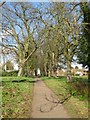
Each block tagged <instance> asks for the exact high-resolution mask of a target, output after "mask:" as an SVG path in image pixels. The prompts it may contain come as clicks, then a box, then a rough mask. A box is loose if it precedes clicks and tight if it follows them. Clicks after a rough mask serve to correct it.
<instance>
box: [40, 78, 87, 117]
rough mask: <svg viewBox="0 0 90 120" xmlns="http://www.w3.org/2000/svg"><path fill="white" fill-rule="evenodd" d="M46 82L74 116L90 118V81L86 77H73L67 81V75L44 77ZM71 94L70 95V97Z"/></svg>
mask: <svg viewBox="0 0 90 120" xmlns="http://www.w3.org/2000/svg"><path fill="white" fill-rule="evenodd" d="M42 79H43V80H44V82H45V84H46V85H47V86H48V87H49V88H50V89H52V91H53V92H54V93H55V94H56V95H57V96H58V98H59V99H60V101H64V100H65V98H68V99H66V100H65V102H64V103H63V105H64V107H65V108H66V109H67V111H68V113H69V114H70V115H71V116H72V117H73V118H88V83H87V78H86V77H84V78H83V77H73V82H72V83H67V82H66V78H65V77H57V78H54V77H43V78H42ZM68 96H70V97H68Z"/></svg>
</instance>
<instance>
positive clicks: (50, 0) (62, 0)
mask: <svg viewBox="0 0 90 120" xmlns="http://www.w3.org/2000/svg"><path fill="white" fill-rule="evenodd" d="M2 1H4V0H0V2H2ZM6 1H7V2H80V1H81V2H90V0H6Z"/></svg>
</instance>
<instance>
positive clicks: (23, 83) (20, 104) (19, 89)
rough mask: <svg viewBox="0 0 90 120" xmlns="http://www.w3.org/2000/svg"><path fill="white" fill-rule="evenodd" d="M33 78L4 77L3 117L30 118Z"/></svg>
mask: <svg viewBox="0 0 90 120" xmlns="http://www.w3.org/2000/svg"><path fill="white" fill-rule="evenodd" d="M32 93H33V78H26V77H2V117H3V118H30V113H31V103H32Z"/></svg>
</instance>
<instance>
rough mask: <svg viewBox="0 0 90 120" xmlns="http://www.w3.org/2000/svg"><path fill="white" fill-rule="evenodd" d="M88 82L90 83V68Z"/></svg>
mask: <svg viewBox="0 0 90 120" xmlns="http://www.w3.org/2000/svg"><path fill="white" fill-rule="evenodd" d="M88 82H90V67H89V68H88Z"/></svg>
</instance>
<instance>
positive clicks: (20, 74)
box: [18, 67, 23, 76]
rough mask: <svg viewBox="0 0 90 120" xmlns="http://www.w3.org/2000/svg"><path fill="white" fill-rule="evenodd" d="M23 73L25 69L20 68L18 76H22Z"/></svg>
mask: <svg viewBox="0 0 90 120" xmlns="http://www.w3.org/2000/svg"><path fill="white" fill-rule="evenodd" d="M22 71H23V67H20V69H19V72H18V76H22Z"/></svg>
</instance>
